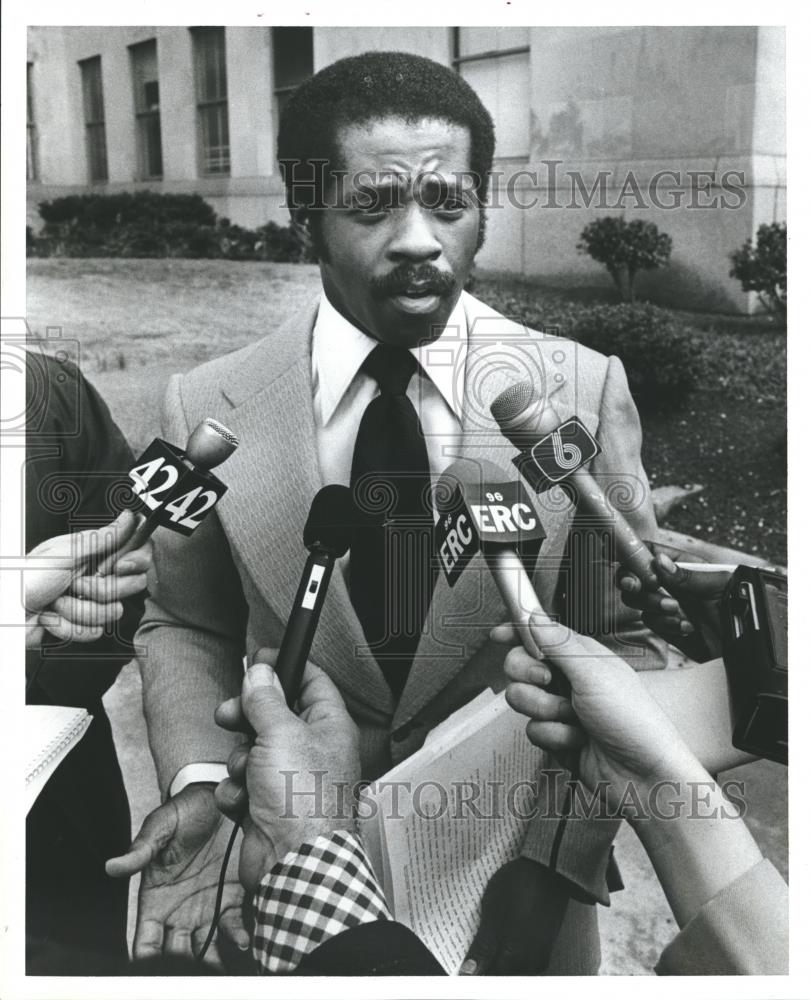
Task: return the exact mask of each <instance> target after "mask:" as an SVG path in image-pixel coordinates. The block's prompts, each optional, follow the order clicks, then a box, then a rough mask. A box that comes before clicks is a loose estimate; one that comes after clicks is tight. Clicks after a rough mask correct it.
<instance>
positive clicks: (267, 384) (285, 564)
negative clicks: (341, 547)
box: [220, 309, 391, 711]
mask: <svg viewBox="0 0 810 1000" xmlns="http://www.w3.org/2000/svg"><path fill="white" fill-rule="evenodd" d="M315 316H316V310H315V309H313V310H310V312H309V313H308V315H306V316H305V317H304V318H301V319H297V320H291V321H288V322H287V323H286V324H285V325H284V326H283V327H282V328H281V330H280V331H279V333H278V334H277V335H274V336H272V337H268V338H266V339H265V340H263V341H261V342H260V343H259V344H258V345H257V347H256V350H255V351H254V352H253V354H252V355H250V358H249V362H248V364H247V365H244V366H243V368H242V369H240V371H239V372H237V373H235V375H234V377H233V378H232V379H231V381H230V382H229V383H228V384H225V385H223V387H222V391H223V393H224V394H225V396H226V397H227V398H228V399H229V400H230V402H231V404H232V405H233V406H234V407H235V409H234V411H233V414H232V415H231V417H230V423H231V427H232V430H233V431H234V433H235V434H237V435H238V436H239V438H240V441H242V447H241V448H238V449H237V450H236V451H235V452H234V454H233V456H232V457H231V458H230V459H229V462H228V482H229V484H230V487H231V488H230V490H229V492H228V495H227V497H226V498H225V501H224V502H223V503H222V504H221V505H220V508H221V517H222V521H223V524H224V525H225V528H226V530H227V532H228V536H229V538H230V539H231V544H232V545H233V546H234V548H235V549H236V551H237V552H238V554H239V557H240V559H241V560H242V562H243V563H244V565H245V567H246V569H247V571H248V572H249V574H250V576H251V578H252V579H253V582H254V583H255V585H256V587H257V589H258V590H259V592H260V593H261V594H262V596H263V597H264V598H265V600H266V601H267V603H268V605H269V606H270V607H271V608H272V609H273V610H274V611H275V613H276V614H277V615H278V617H279V618H281V620H282V621H286V620H287V618H288V617H289V614H290V609H291V608H292V606H293V601H294V600H295V595H296V592H297V590H298V584H299V582H300V576H301V570H302V568H303V564H304V558H305V553H304V547H303V544H302V540H301V538H302V531H303V527H304V522H305V521H306V518H307V513H308V511H309V505H310V502H311V500H312V497H313V496H314V495H315V493H317V491H318V490H319V489H320V488H321V486H323V485H324V484H323V482H322V481H321V476H320V465H319V460H318V454H317V447H316V439H315V422H314V416H313V411H312V376H311V361H310V347H311V338H312V330H313V327H314V322H315ZM364 643H365V638H364V636H363V632H362V629H361V626H360V622H359V621H358V619H357V615H356V614H355V612H354V608H353V607H352V604H351V600H350V597H349V591H348V588H347V586H346V583H345V581H344V579H343V574H342V572H341V571H340V568H339V567H335V571H334V573H333V575H332V580H331V583H330V586H329V591H328V594H327V597H326V601H325V603H324V607H323V611H322V614H321V620H320V624H319V627H318V630H317V632H316V635H315V641H314V643H313V647H312V659H313V661H314V662H316V663H318V664H320V665H321V666H323V667H324V669H325V670H327V672H328V673H329V674H330V675H331V676H332V677H333V678H334V679H335V681H336V682H337V683H338V684H339V685H340V686H341V687H343V688H344V689H347V690H349V691H351V693H352V694H353V695H354V696H355V697H357V698H359V699H360V700H361V701H363V702H365V703H367V704H371V705H372V706H373V707H375V708H378V709H381V710H383V711H386V710H390V708H391V692H390V689H389V688H388V685H387V684H386V682H385V679H384V677H383V675H382V672H381V671H380V669H379V667H378V666H377V664H376V662H375V661H374V660H373V659H372V658H368V657H365V658H363V657H360V656H358V655H356V650H357V648H358V646H362V645H363V644H364Z"/></svg>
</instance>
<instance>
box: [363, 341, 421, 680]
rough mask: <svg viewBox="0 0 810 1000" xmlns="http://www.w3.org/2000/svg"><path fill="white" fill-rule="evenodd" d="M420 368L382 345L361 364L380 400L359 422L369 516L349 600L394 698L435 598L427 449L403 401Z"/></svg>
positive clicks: (405, 353) (407, 402)
mask: <svg viewBox="0 0 810 1000" xmlns="http://www.w3.org/2000/svg"><path fill="white" fill-rule="evenodd" d="M418 367H419V365H418V362H417V361H416V359H415V358H414V356H413V355H412V354H411V353H410V351H408V350H406V349H405V348H402V347H389V346H387V345H385V344H379V345H378V346H377V347H375V348H374V350H373V351H372V352H371V354H369V356H368V357H367V358H366V360H365V362H364V364H363V371H365V372H367V373H368V374H369V375H371V377H372V378H373V379H375V380H376V382H377V384H378V385H379V387H380V395H379V396H377V397H376V398H375V399H372V401H371V402H370V403H369V404H368V406H367V407H366V409H365V412H364V413H363V417H362V419H361V421H360V428H359V430H358V432H357V440H356V441H355V445H354V455H353V458H352V474H351V486H352V490H353V491H354V495H355V500H356V501H357V504H358V506H359V507H360V509H361V511H363V512H364V514H365V515H366V517H365V519H364V522H363V525H362V527H360V528H358V529H357V531H356V532H355V535H354V538H353V540H352V548H351V576H350V588H349V589H350V593H351V598H352V604H353V605H354V608H355V611H356V612H357V616H358V618H359V619H360V622H361V624H362V626H363V632H364V633H365V636H366V641H367V642H368V644H369V647H370V649H371V652H372V653H373V654H374V656H375V657H376V659H377V662H378V663H379V665H380V668H381V669H382V671H383V673H384V674H385V678H386V680H387V681H388V683H389V685H390V686H391V689H392V690H393V692H394V694H395V695H396V696H397V697H399V695H400V694H401V693H402V689H403V687H404V686H405V681H406V679H407V676H408V671H409V670H410V667H411V663H412V662H413V656H414V653H415V652H416V647H417V645H418V644H419V638H420V635H421V633H422V626H423V625H424V621H425V616H426V614H427V609H428V607H429V605H430V599H431V595H432V593H433V584H434V581H435V576H434V572H433V567H432V552H433V544H432V534H433V532H432V529H433V513H432V507H431V503H430V467H429V465H428V457H427V448H426V447H425V439H424V435H423V433H422V426H421V424H420V423H419V416H418V415H417V412H416V410H415V409H414V406H413V403H411V401H410V400H409V399H408V397H407V396H406V395H405V392H406V390H407V388H408V383H409V382H410V380H411V378H412V376H413V375H414V373H415V372H416V370H417V369H418Z"/></svg>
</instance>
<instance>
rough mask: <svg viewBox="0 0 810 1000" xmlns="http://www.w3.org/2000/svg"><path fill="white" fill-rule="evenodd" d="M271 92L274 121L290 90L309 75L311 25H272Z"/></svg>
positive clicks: (310, 74)
mask: <svg viewBox="0 0 810 1000" xmlns="http://www.w3.org/2000/svg"><path fill="white" fill-rule="evenodd" d="M272 31H273V94H274V96H275V99H276V121H278V120H279V117H280V116H281V112H282V111H283V110H284V105H285V104H286V103H287V101H288V100H289V98H290V94H292V92H293V91H294V90H295V88H296V87H298V86H299V85H300V84H302V83H303V82H304V80H308V79H309V78H310V77H311V76H312V71H313V58H312V28H273V29H272Z"/></svg>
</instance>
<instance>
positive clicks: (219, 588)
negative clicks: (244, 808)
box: [136, 376, 247, 795]
mask: <svg viewBox="0 0 810 1000" xmlns="http://www.w3.org/2000/svg"><path fill="white" fill-rule="evenodd" d="M161 426H162V432H163V436H164V437H165V438H166V439H167V440H168V441H173V442H184V441H186V439H187V438H188V434H189V430H190V428H189V426H188V422H187V420H186V416H185V412H184V409H183V401H182V380H181V377H180V376H174V377H173V378H172V380H171V382H170V383H169V388H168V390H167V395H166V402H165V406H164V412H163V419H162V423H161ZM154 544H155V559H154V569H153V573H152V576H151V578H150V581H149V594H150V596H149V598H148V600H147V602H146V609H145V612H144V617H143V621H142V623H141V627H140V629H139V631H138V634H137V636H136V644H137V645H138V647H139V656H138V659H139V662H140V667H141V676H142V679H143V704H144V714H145V716H146V723H147V727H148V731H149V744H150V747H151V749H152V755H153V757H154V758H155V766H156V768H157V774H158V782H159V785H160V790H161V793H162V794H163V795H165V794H166V793H167V791H168V788H169V785H170V784H171V781H172V779H173V778H174V776H175V775H176V774H177V772H178V771H179V770H180V768H181V767H184V766H185V765H186V764H190V763H194V762H214V761H216V762H224V761H226V760H227V759H228V754H229V753H230V751H231V750H232V749H233V747H234V746H235V745H236V742H238V739H237V737H236V736H235V735H234V734H231V733H226V732H225V730H223V729H220V728H219V727H218V726H217V725H216V723H215V722H214V710H215V709H216V707H217V705H219V703H220V702H222V701H223V700H225V699H226V698H230V697H232V696H234V695H236V694H238V693H239V690H240V687H241V679H242V656H243V654H244V644H245V627H246V617H247V611H246V605H245V600H244V596H243V594H242V586H241V583H240V580H239V574H238V572H237V570H236V567H235V566H234V563H233V559H232V557H231V552H230V548H229V546H228V542H227V539H226V537H225V534H224V532H223V530H222V526H221V525H220V523H219V519H218V517H217V514H216V511H214V512H213V513H212V514H211V515H210V516H209V517H207V518H206V519H205V520H203V522H202V523H201V525H200V527H199V528H197V530H196V531H195V532H194V534H193V535H190V536H188V537H185V536H183V535H179V534H177V533H175V532H172V531H166V530H161V531H157V532H156V533H155V536H154Z"/></svg>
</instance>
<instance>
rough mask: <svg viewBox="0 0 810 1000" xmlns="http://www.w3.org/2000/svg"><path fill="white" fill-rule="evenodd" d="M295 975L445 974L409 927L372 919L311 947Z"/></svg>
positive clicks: (389, 921)
mask: <svg viewBox="0 0 810 1000" xmlns="http://www.w3.org/2000/svg"><path fill="white" fill-rule="evenodd" d="M295 975H296V976H444V975H445V971H444V969H443V968H442V967H441V965H440V964H439V962H438V961H437V960H436V958H435V957H434V956H433V954H432V953H431V952H430V951H429V950H428V948H427V947H426V946H425V945H424V944H422V942H421V941H420V940H419V938H418V937H417V936H416V935H415V934H414V932H413V931H412V930H409V928H407V927H405V926H404V924H398V923H396V922H395V921H393V920H375V921H373V922H371V923H368V924H360V925H359V926H357V927H352V928H350V929H349V930H347V931H343V933H342V934H337V935H335V937H332V938H329V940H328V941H325V942H324V943H323V944H322V945H320V946H319V947H318V948H316V949H315V950H314V951H311V952H310V953H309V954H308V955H307V956H306V957H305V958H304V959H303V960H302V961H301V963H300V965H299V966H298V968H297V969H296V970H295Z"/></svg>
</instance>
